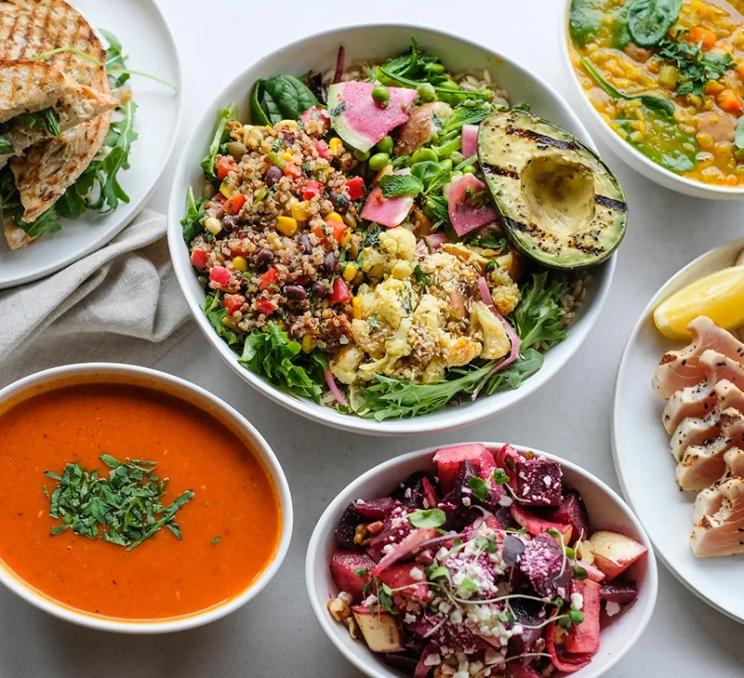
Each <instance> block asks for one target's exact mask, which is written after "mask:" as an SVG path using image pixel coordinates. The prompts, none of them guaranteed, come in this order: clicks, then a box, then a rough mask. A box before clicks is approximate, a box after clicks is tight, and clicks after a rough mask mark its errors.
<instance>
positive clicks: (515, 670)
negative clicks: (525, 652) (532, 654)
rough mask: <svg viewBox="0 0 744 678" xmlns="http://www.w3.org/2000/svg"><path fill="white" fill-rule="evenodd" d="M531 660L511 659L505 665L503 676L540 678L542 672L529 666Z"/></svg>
mask: <svg viewBox="0 0 744 678" xmlns="http://www.w3.org/2000/svg"><path fill="white" fill-rule="evenodd" d="M530 663H531V660H525V661H511V662H509V663H508V664H507V665H506V673H505V674H504V676H505V678H542V674H541V673H538V672H537V671H535V669H533V668H532V666H530Z"/></svg>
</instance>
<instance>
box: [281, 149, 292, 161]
mask: <svg viewBox="0 0 744 678" xmlns="http://www.w3.org/2000/svg"><path fill="white" fill-rule="evenodd" d="M279 157H280V158H281V159H282V160H285V161H286V162H292V161H293V160H294V156H293V155H292V154H291V153H289V152H287V151H284V153H282V154H281V155H280V156H279Z"/></svg>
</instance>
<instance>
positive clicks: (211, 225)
mask: <svg viewBox="0 0 744 678" xmlns="http://www.w3.org/2000/svg"><path fill="white" fill-rule="evenodd" d="M204 229H205V230H207V231H209V232H210V233H211V234H212V235H217V234H218V233H219V232H220V231H221V230H222V222H221V221H220V220H219V219H217V218H216V217H207V218H206V219H205V220H204Z"/></svg>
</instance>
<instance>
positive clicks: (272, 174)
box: [264, 165, 284, 186]
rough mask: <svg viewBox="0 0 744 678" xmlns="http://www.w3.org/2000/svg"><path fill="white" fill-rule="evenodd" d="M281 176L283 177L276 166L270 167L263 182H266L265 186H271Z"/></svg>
mask: <svg viewBox="0 0 744 678" xmlns="http://www.w3.org/2000/svg"><path fill="white" fill-rule="evenodd" d="M283 176H284V175H283V174H282V171H281V170H280V169H279V168H278V167H277V166H276V165H272V166H271V167H269V169H267V170H266V174H265V175H264V181H265V182H266V185H267V186H273V185H274V184H275V183H276V182H277V181H279V179H281V178H282V177H283Z"/></svg>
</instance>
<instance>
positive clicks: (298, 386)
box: [238, 321, 323, 401]
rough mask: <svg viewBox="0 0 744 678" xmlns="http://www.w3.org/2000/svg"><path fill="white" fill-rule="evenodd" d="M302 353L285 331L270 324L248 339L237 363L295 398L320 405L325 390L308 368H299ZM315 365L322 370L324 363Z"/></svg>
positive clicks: (250, 335)
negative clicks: (301, 397) (311, 400)
mask: <svg viewBox="0 0 744 678" xmlns="http://www.w3.org/2000/svg"><path fill="white" fill-rule="evenodd" d="M301 350H302V347H301V346H300V344H299V343H298V342H296V341H294V340H292V339H290V338H289V334H287V332H286V331H284V330H283V329H281V328H280V327H279V325H277V323H276V322H274V321H271V322H269V323H267V325H266V327H265V328H263V329H261V330H253V331H252V332H251V333H250V334H249V335H248V336H247V337H246V338H245V344H244V347H243V354H242V355H241V356H240V358H238V362H239V363H240V364H241V365H245V366H246V367H248V368H249V369H250V370H252V371H253V372H255V373H256V374H262V375H264V376H265V377H266V378H267V379H269V380H270V381H271V383H273V384H275V385H277V386H280V387H284V388H286V389H287V390H288V391H289V392H291V393H294V394H295V395H298V396H304V397H307V398H312V399H313V400H316V401H317V400H319V399H320V396H321V394H322V393H323V389H322V387H321V385H320V384H319V383H318V382H317V381H314V380H313V379H312V377H311V376H310V374H308V371H307V370H306V369H305V367H304V366H303V365H300V364H299V361H300V360H301V359H302V358H303V354H302V353H301ZM313 362H314V363H315V364H314V365H313V367H315V368H316V369H317V368H320V366H321V363H322V361H321V362H320V363H319V362H317V361H313Z"/></svg>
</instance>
